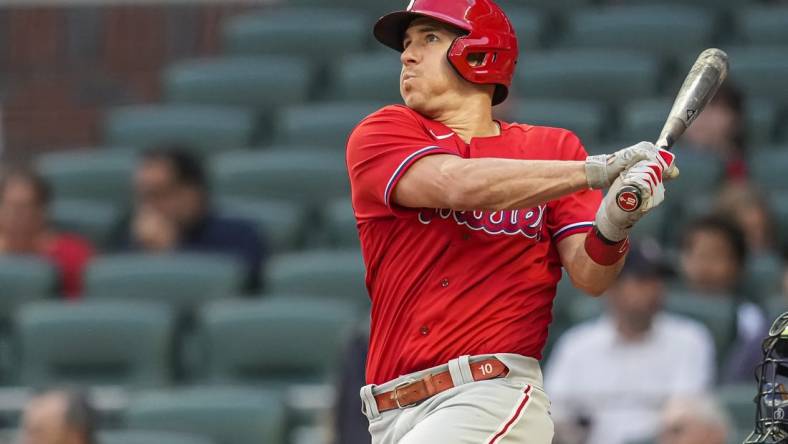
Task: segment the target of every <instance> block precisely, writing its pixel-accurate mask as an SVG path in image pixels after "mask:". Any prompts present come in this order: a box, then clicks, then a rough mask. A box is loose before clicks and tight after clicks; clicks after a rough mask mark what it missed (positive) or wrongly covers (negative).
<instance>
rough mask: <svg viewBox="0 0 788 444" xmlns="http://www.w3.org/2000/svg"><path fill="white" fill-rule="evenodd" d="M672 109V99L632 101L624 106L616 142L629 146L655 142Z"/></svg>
mask: <svg viewBox="0 0 788 444" xmlns="http://www.w3.org/2000/svg"><path fill="white" fill-rule="evenodd" d="M672 107H673V99H668V98H658V99H645V100H634V101H631V102H629V103H626V104H624V105H623V106H622V107H621V112H620V114H621V124H620V126H619V131H618V137H617V140H621V141H624V143H631V144H634V143H637V142H639V141H641V140H652V141H654V140H657V138H658V137H659V133H660V131H662V127H663V126H664V125H665V120H666V119H667V117H668V114H669V113H670V109H671V108H672ZM679 160H681V159H679Z"/></svg>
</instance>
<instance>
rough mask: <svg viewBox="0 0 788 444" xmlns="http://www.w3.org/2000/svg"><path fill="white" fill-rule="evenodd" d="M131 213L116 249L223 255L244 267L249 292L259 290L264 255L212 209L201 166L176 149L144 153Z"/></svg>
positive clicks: (250, 229)
mask: <svg viewBox="0 0 788 444" xmlns="http://www.w3.org/2000/svg"><path fill="white" fill-rule="evenodd" d="M134 194H135V197H134V199H135V202H134V210H133V213H132V214H131V217H130V218H129V220H127V221H126V222H125V223H124V224H123V228H122V229H121V236H120V239H119V240H118V241H117V244H118V247H119V248H120V249H125V250H132V251H143V252H149V253H156V252H170V251H188V252H205V253H222V254H229V255H231V256H233V257H236V258H237V259H239V260H240V261H242V263H243V264H244V266H245V268H246V273H247V282H246V287H247V290H249V291H254V290H257V289H258V288H259V287H260V269H261V266H262V264H263V261H264V260H265V256H266V250H265V245H264V243H263V239H261V238H260V236H259V235H258V233H257V231H256V230H255V227H254V226H252V224H251V223H248V222H246V221H243V220H238V219H230V218H227V217H224V216H222V215H220V214H219V213H218V212H217V211H216V209H214V208H213V207H212V206H211V202H210V197H209V193H208V186H207V180H206V176H205V172H204V170H203V167H202V165H201V164H200V162H199V161H198V160H197V159H196V158H195V157H193V156H192V155H191V154H189V153H188V152H187V151H185V150H181V149H178V148H162V149H154V150H151V151H148V152H146V153H145V154H144V155H143V157H142V160H141V162H140V164H139V166H138V167H137V171H136V172H135V176H134Z"/></svg>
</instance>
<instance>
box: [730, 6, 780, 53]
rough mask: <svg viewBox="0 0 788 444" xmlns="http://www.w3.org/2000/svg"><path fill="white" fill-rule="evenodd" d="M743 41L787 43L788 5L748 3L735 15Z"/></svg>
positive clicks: (752, 42) (757, 43)
mask: <svg viewBox="0 0 788 444" xmlns="http://www.w3.org/2000/svg"><path fill="white" fill-rule="evenodd" d="M735 19H736V28H737V32H738V35H739V37H740V38H741V40H742V42H743V43H746V44H751V45H785V44H786V43H787V42H788V6H765V5H764V6H760V5H758V6H756V5H752V4H751V5H747V6H745V7H743V8H742V9H741V10H740V11H739V13H738V14H736V15H735Z"/></svg>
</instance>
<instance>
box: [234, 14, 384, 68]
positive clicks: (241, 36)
mask: <svg viewBox="0 0 788 444" xmlns="http://www.w3.org/2000/svg"><path fill="white" fill-rule="evenodd" d="M370 33H371V28H370V23H369V22H368V21H367V17H366V16H365V15H364V14H363V13H362V12H360V11H353V10H343V9H337V8H325V7H323V8H320V7H315V8H282V9H277V10H263V11H260V12H256V13H252V14H244V15H239V16H237V17H233V18H230V19H228V20H226V21H225V23H224V25H223V27H222V39H223V41H224V46H225V49H227V50H229V52H230V53H233V54H287V55H296V56H307V57H309V58H311V59H313V60H322V61H328V60H334V59H336V58H337V57H340V56H342V55H343V54H350V53H354V52H360V51H362V50H363V49H364V47H365V45H366V43H367V42H368V41H369V35H370Z"/></svg>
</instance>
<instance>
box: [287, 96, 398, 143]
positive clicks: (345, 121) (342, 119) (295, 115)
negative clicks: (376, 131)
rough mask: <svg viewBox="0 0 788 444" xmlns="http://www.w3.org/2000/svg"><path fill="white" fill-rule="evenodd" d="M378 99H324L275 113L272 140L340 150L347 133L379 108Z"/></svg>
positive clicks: (380, 104)
mask: <svg viewBox="0 0 788 444" xmlns="http://www.w3.org/2000/svg"><path fill="white" fill-rule="evenodd" d="M382 107H383V104H382V103H379V102H374V103H371V102H328V103H316V104H310V105H302V106H292V107H289V108H286V109H284V110H283V111H282V112H281V113H279V116H278V119H277V120H276V122H275V128H274V132H275V136H274V138H275V140H276V142H277V143H279V144H284V145H315V146H323V147H325V148H326V149H333V150H336V151H338V152H342V153H344V151H345V146H346V145H347V139H348V136H350V132H351V131H353V128H355V127H356V125H358V124H359V122H361V120H362V119H364V118H365V117H367V116H368V115H370V114H372V113H373V112H375V111H377V110H378V109H380V108H382Z"/></svg>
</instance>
